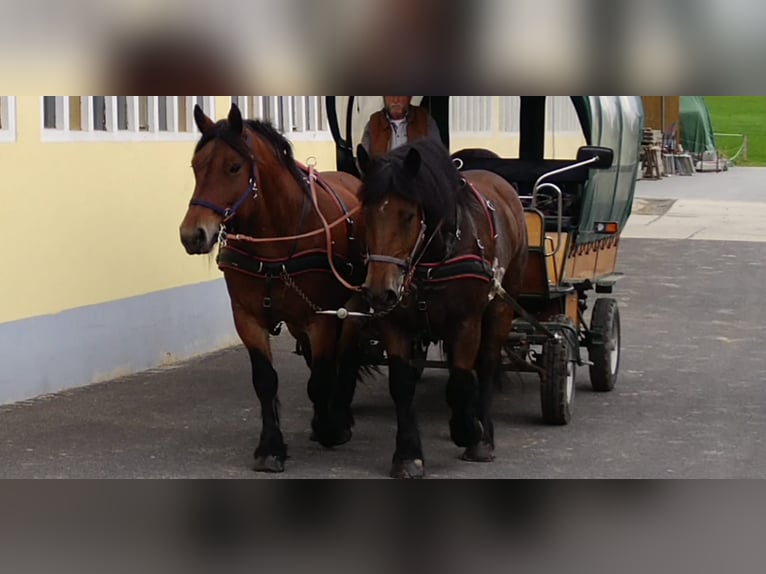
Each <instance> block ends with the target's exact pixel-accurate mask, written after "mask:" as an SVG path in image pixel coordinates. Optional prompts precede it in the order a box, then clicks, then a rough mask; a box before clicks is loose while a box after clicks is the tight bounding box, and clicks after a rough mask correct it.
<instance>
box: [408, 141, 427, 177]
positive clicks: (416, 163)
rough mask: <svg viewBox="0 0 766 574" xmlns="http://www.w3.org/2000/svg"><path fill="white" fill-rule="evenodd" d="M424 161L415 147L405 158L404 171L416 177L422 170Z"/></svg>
mask: <svg viewBox="0 0 766 574" xmlns="http://www.w3.org/2000/svg"><path fill="white" fill-rule="evenodd" d="M422 161H423V160H422V158H421V157H420V152H419V151H418V150H416V149H415V148H413V149H411V150H410V152H409V153H408V154H407V158H406V159H405V160H404V172H405V173H406V174H408V175H409V176H410V177H415V176H416V175H418V172H419V171H420V164H421V163H422Z"/></svg>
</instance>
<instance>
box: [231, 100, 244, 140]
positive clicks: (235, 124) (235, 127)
mask: <svg viewBox="0 0 766 574" xmlns="http://www.w3.org/2000/svg"><path fill="white" fill-rule="evenodd" d="M229 128H231V130H232V131H233V132H235V133H238V134H241V133H242V132H244V131H245V122H244V120H243V119H242V112H241V111H240V110H239V106H237V104H231V111H230V112H229Z"/></svg>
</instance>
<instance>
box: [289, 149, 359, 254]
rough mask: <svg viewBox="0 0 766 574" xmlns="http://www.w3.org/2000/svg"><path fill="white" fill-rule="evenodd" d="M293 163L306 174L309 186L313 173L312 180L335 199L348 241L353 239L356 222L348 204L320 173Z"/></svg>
mask: <svg viewBox="0 0 766 574" xmlns="http://www.w3.org/2000/svg"><path fill="white" fill-rule="evenodd" d="M295 163H296V165H298V167H299V169H300V170H301V171H303V172H304V173H305V174H306V180H307V181H308V184H309V186H311V182H312V174H313V176H314V177H313V181H316V182H317V183H318V184H319V186H320V187H321V188H322V189H324V190H325V191H326V192H327V193H329V194H330V197H332V199H333V200H334V201H335V204H336V205H337V206H338V208H339V209H340V211H341V213H342V215H343V216H345V217H346V231H347V234H348V239H349V241H355V240H356V234H355V229H354V228H355V225H356V224H355V222H354V220H353V219H352V217H351V212H350V210H349V209H348V206H347V205H346V203H345V202H344V201H343V198H342V197H341V196H340V195H339V194H338V192H337V191H335V188H334V187H332V186H331V185H330V184H329V183H327V181H325V180H324V179H322V177H320V175H319V174H318V173H317V172H316V171H314V170H312V169H311V168H309V167H307V166H305V165H303V164H301V163H299V162H295Z"/></svg>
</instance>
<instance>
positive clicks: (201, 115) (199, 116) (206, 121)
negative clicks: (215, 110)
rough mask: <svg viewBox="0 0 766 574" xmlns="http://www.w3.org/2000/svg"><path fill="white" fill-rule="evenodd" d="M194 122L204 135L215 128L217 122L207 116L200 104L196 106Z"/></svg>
mask: <svg viewBox="0 0 766 574" xmlns="http://www.w3.org/2000/svg"><path fill="white" fill-rule="evenodd" d="M194 121H195V122H196V123H197V127H198V128H199V131H201V132H202V133H203V134H204V133H205V132H207V131H208V130H210V129H211V128H213V127H214V126H215V122H214V121H213V120H211V119H210V118H209V117H207V115H205V112H204V111H202V108H201V107H200V106H199V104H197V105H196V106H194Z"/></svg>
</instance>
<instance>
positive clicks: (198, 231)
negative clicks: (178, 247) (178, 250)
mask: <svg viewBox="0 0 766 574" xmlns="http://www.w3.org/2000/svg"><path fill="white" fill-rule="evenodd" d="M217 241H218V235H217V232H216V230H211V229H207V228H205V227H191V228H183V227H182V228H181V243H182V244H183V246H184V248H185V249H186V252H187V253H188V254H189V255H207V254H208V253H210V252H211V251H212V250H213V247H215V244H216V243H217Z"/></svg>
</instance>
